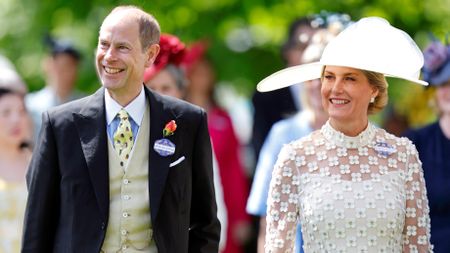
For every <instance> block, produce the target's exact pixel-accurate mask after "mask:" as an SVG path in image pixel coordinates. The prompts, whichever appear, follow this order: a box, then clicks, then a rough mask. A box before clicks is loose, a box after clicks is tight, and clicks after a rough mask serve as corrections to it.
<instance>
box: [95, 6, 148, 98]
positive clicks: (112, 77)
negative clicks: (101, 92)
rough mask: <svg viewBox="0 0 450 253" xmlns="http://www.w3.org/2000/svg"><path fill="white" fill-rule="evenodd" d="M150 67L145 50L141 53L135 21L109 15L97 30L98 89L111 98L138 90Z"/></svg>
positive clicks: (122, 16)
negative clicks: (105, 91)
mask: <svg viewBox="0 0 450 253" xmlns="http://www.w3.org/2000/svg"><path fill="white" fill-rule="evenodd" d="M155 57H156V56H155ZM150 63H151V61H150V60H149V54H148V50H145V51H144V50H143V49H142V45H141V42H140V37H139V25H138V23H137V21H136V20H135V19H134V18H132V16H131V15H130V14H129V13H123V12H119V13H113V14H111V15H109V16H108V17H107V18H106V19H105V20H104V22H103V24H102V26H101V28H100V33H99V38H98V46H97V53H96V67H97V73H98V76H99V78H100V80H101V82H102V85H103V86H104V87H105V88H107V89H108V90H109V91H110V93H112V94H114V95H121V94H127V92H129V91H133V90H136V89H137V88H139V87H140V86H142V83H143V75H144V70H145V68H146V67H148V66H149V65H150ZM139 89H140V88H139Z"/></svg>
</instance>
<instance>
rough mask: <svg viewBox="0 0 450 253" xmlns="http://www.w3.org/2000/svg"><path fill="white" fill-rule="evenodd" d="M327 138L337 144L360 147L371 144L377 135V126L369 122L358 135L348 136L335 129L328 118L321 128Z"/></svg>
mask: <svg viewBox="0 0 450 253" xmlns="http://www.w3.org/2000/svg"><path fill="white" fill-rule="evenodd" d="M320 132H321V133H322V134H323V136H324V137H325V139H327V140H328V141H330V142H332V143H333V144H335V145H336V146H340V147H345V148H360V147H363V146H367V145H369V144H370V142H371V141H372V139H373V138H374V137H375V133H376V127H375V126H374V125H373V124H372V123H370V122H369V123H368V124H367V127H366V129H364V130H363V131H362V132H361V133H359V134H358V135H357V136H354V137H353V136H347V135H345V134H344V133H342V132H340V131H338V130H336V129H334V128H333V127H332V126H331V124H330V121H329V120H328V121H327V122H326V123H325V124H324V125H323V126H322V128H321V129H320Z"/></svg>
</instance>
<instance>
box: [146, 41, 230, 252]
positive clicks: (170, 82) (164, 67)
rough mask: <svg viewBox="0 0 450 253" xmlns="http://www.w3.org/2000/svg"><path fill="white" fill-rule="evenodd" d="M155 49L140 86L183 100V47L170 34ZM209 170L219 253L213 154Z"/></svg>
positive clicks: (222, 210) (219, 195)
mask: <svg viewBox="0 0 450 253" xmlns="http://www.w3.org/2000/svg"><path fill="white" fill-rule="evenodd" d="M159 46H160V50H159V54H158V56H156V59H155V62H154V63H153V65H151V66H150V67H148V68H147V69H146V70H145V72H144V84H145V86H147V87H148V88H149V89H152V90H154V91H156V92H158V93H160V94H163V95H167V96H172V97H176V98H179V99H184V97H185V95H186V86H187V82H188V81H187V79H186V75H185V71H184V59H185V55H186V51H187V48H186V46H185V44H184V43H183V42H181V41H180V39H179V38H178V37H176V36H175V35H171V34H161V36H160V39H159ZM213 170H214V191H215V194H216V202H217V218H218V219H219V221H220V225H221V226H220V228H221V229H220V242H219V252H222V251H223V249H224V247H225V244H226V233H227V210H226V205H225V200H224V197H223V189H222V181H221V179H220V174H219V169H218V164H217V160H216V157H215V155H214V152H213Z"/></svg>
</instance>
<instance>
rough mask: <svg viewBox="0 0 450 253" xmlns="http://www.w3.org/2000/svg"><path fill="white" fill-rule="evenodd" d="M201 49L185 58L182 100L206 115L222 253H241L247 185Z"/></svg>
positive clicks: (197, 46)
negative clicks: (223, 220)
mask: <svg viewBox="0 0 450 253" xmlns="http://www.w3.org/2000/svg"><path fill="white" fill-rule="evenodd" d="M201 47H202V48H201ZM205 49H206V48H205V45H204V44H195V47H193V48H192V47H191V49H190V50H191V52H192V53H190V55H189V57H188V58H190V63H189V65H188V66H187V77H188V80H189V84H188V86H187V89H186V100H187V101H189V102H191V103H193V104H196V105H198V106H200V107H202V108H203V109H205V111H206V112H207V114H208V130H209V134H210V135H211V142H212V147H213V153H214V154H215V156H216V158H217V163H218V166H219V172H220V178H221V180H222V186H223V196H224V200H225V205H226V207H227V217H228V227H227V231H226V238H227V242H226V244H225V248H224V250H223V253H240V252H244V244H245V243H246V241H247V240H248V238H249V236H250V229H251V227H250V217H249V216H248V215H247V213H246V212H245V201H246V198H247V196H248V183H247V179H246V177H245V174H244V169H243V167H242V164H241V160H240V157H239V146H240V143H239V140H238V139H237V136H236V134H235V132H234V129H233V124H232V121H231V117H230V116H229V115H228V113H227V112H226V111H225V110H224V109H222V108H221V107H220V106H219V105H218V104H217V103H216V101H215V99H214V97H213V94H214V85H215V82H216V79H215V78H216V76H215V70H214V68H213V66H212V64H211V62H210V61H209V60H207V59H206V58H204V57H203V54H204V53H205ZM192 54H194V56H193V55H192Z"/></svg>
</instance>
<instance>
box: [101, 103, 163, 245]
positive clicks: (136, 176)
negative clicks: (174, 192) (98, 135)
mask: <svg viewBox="0 0 450 253" xmlns="http://www.w3.org/2000/svg"><path fill="white" fill-rule="evenodd" d="M149 114H150V112H149V106H148V104H147V106H146V109H145V113H144V118H143V120H142V124H141V126H140V129H139V132H138V137H137V139H136V142H135V143H134V146H133V149H132V153H131V157H130V160H129V161H128V165H126V166H127V167H126V169H125V171H124V170H123V169H122V167H120V164H119V163H120V161H119V157H118V155H117V153H116V151H115V150H114V147H113V145H112V143H111V142H110V141H108V161H109V197H110V202H109V219H108V227H107V230H106V237H105V241H104V242H103V245H102V250H101V252H105V253H116V252H123V253H133V252H148V253H157V252H158V251H157V249H156V245H155V242H154V240H153V230H152V225H151V217H150V198H149V189H148V154H149V138H150V137H149V135H150V131H149V129H150V127H149V122H150V115H149Z"/></svg>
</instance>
